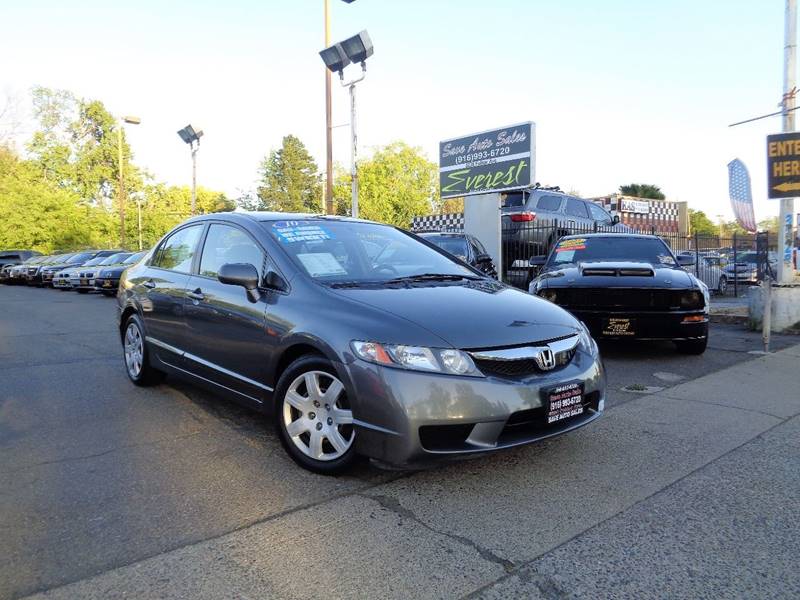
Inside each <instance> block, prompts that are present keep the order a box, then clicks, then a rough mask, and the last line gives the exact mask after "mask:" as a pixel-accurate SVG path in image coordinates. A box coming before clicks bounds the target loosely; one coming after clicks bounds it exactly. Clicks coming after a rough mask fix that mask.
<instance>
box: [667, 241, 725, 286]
mask: <svg viewBox="0 0 800 600" xmlns="http://www.w3.org/2000/svg"><path fill="white" fill-rule="evenodd" d="M676 256H677V257H678V258H679V259H680V258H682V257H684V260H687V261H689V260H691V261H692V263H694V261H695V258H696V256H699V257H700V262H699V263H697V264H695V265H694V266H691V267H684V269H686V271H687V272H689V273H692V274H693V275H695V276H696V277H697V278H698V279H700V281H702V282H703V283H705V284H706V286H707V287H708V289H709V291H711V292H712V293H714V294H717V295H719V296H724V295H725V294H726V293H727V291H728V275H727V274H726V273H725V271H723V269H722V267H721V266H720V261H721V259H720V257H719V256H717V255H709V254H703V253H700V254H699V255H696V254H695V253H694V252H691V251H686V252H679V253H678V254H677V255H676Z"/></svg>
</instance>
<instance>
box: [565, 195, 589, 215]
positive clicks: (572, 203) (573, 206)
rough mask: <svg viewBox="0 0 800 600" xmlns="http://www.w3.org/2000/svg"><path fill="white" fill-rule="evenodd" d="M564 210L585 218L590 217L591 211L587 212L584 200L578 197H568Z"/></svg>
mask: <svg viewBox="0 0 800 600" xmlns="http://www.w3.org/2000/svg"><path fill="white" fill-rule="evenodd" d="M564 212H565V213H566V214H568V215H571V216H573V217H581V218H583V219H586V218H588V217H589V213H587V212H586V204H585V203H584V202H583V200H578V199H577V198H567V204H566V206H564Z"/></svg>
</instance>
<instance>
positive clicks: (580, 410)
mask: <svg viewBox="0 0 800 600" xmlns="http://www.w3.org/2000/svg"><path fill="white" fill-rule="evenodd" d="M584 392H585V388H584V384H583V382H582V381H569V382H566V383H562V384H560V385H557V386H553V387H549V388H545V389H544V390H542V404H543V405H544V421H545V423H546V424H547V425H556V424H559V423H562V422H564V421H568V420H570V419H574V418H575V417H579V416H580V415H582V414H584V413H585V412H586V408H585V407H584V406H583V399H584V396H585V393H584Z"/></svg>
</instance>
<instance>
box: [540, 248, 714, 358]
mask: <svg viewBox="0 0 800 600" xmlns="http://www.w3.org/2000/svg"><path fill="white" fill-rule="evenodd" d="M692 264H694V257H693V256H678V257H676V256H675V255H674V254H673V253H672V251H671V250H670V249H669V247H668V246H667V245H666V244H665V243H664V241H663V240H662V239H661V238H659V237H656V236H650V235H632V234H604V233H595V234H588V235H572V236H567V237H563V238H561V239H560V240H559V241H558V243H557V244H556V245H555V247H554V248H553V250H552V251H551V252H550V254H549V256H548V257H547V258H546V259H545V258H544V257H534V258H531V266H540V267H541V269H540V271H539V273H538V275H537V277H536V278H535V279H534V280H533V281H532V282H531V284H530V287H529V291H530V292H531V293H532V294H536V295H537V296H541V297H542V298H545V299H546V300H550V301H551V302H554V303H555V304H558V305H559V306H561V307H563V308H566V309H567V310H568V311H570V312H571V313H572V314H573V315H575V316H576V317H577V318H579V319H580V320H581V321H583V322H584V323H585V324H586V326H587V327H588V328H589V330H590V331H591V332H592V335H593V336H594V337H596V338H616V339H647V340H673V341H674V342H675V344H676V346H677V347H678V350H679V351H681V352H685V353H687V354H702V353H703V352H704V351H705V349H706V344H707V342H708V305H709V294H708V287H707V286H706V285H705V284H704V283H703V282H702V281H700V280H699V279H697V278H696V277H695V276H694V275H692V274H691V273H687V272H686V271H685V270H683V269H682V268H681V267H684V266H690V265H692Z"/></svg>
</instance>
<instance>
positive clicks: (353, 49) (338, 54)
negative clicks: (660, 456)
mask: <svg viewBox="0 0 800 600" xmlns="http://www.w3.org/2000/svg"><path fill="white" fill-rule="evenodd" d="M373 52H374V49H373V47H372V40H370V38H369V35H368V34H367V32H366V31H362V32H360V33H358V34H357V35H354V36H353V37H351V38H347V39H346V40H344V41H343V42H340V43H338V44H334V45H333V46H328V47H327V48H325V49H324V50H322V51H321V52H320V53H319V54H320V56H321V57H322V60H323V61H324V62H325V66H326V67H328V70H329V71H330V72H336V73H338V74H339V79H340V81H341V83H342V86H343V87H347V88H349V90H350V175H351V177H352V205H351V211H350V212H351V215H352V216H353V217H356V218H357V217H358V162H357V159H358V134H357V129H356V84H357V83H358V82H359V81H361V80H363V79H364V77H366V75H367V63H366V60H367V58H369V57H370V56H372V54H373ZM351 62H353V63H361V75H360V76H359V77H357V78H356V79H353V80H352V81H348V82H345V81H344V68H345V67H346V66H347V65H349V64H350V63H351Z"/></svg>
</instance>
